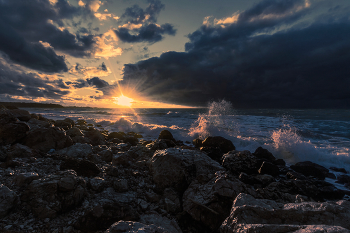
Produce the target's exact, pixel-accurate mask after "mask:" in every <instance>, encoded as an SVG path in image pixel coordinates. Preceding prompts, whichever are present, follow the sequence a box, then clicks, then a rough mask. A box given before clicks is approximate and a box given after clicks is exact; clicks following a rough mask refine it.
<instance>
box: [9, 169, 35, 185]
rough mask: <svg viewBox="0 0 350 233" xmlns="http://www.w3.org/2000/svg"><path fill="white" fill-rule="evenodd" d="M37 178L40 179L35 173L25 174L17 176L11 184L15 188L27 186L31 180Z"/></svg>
mask: <svg viewBox="0 0 350 233" xmlns="http://www.w3.org/2000/svg"><path fill="white" fill-rule="evenodd" d="M39 178H40V177H39V175H38V173H36V172H26V173H20V174H18V175H17V176H16V177H15V178H14V179H13V181H12V182H13V183H15V184H16V185H17V186H23V185H28V184H30V182H32V181H33V180H37V179H39Z"/></svg>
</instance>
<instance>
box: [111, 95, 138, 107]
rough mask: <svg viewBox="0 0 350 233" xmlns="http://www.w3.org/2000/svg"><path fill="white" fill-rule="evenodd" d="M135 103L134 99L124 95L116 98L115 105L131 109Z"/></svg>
mask: <svg viewBox="0 0 350 233" xmlns="http://www.w3.org/2000/svg"><path fill="white" fill-rule="evenodd" d="M133 102H134V100H133V99H131V98H129V97H126V96H124V95H121V96H119V97H115V103H116V104H118V105H120V106H122V107H131V105H132V103H133Z"/></svg>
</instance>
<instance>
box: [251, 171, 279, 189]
mask: <svg viewBox="0 0 350 233" xmlns="http://www.w3.org/2000/svg"><path fill="white" fill-rule="evenodd" d="M254 179H255V180H256V181H257V183H259V184H262V186H263V187H265V186H267V185H269V184H271V183H272V182H275V181H276V180H275V178H274V177H273V176H271V175H268V174H263V175H256V176H255V177H254Z"/></svg>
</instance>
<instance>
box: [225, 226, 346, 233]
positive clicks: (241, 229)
mask: <svg viewBox="0 0 350 233" xmlns="http://www.w3.org/2000/svg"><path fill="white" fill-rule="evenodd" d="M235 229H236V230H235V232H236V233H251V232H255V233H271V232H278V233H286V232H288V233H292V232H293V233H326V232H327V233H348V232H349V230H348V229H345V228H343V227H339V226H329V225H291V224H237V225H236V227H235ZM222 233H224V231H222Z"/></svg>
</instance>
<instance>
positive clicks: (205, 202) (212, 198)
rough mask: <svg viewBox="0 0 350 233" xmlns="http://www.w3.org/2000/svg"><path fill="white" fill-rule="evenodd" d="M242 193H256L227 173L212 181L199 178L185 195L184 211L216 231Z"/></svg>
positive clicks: (215, 177)
mask: <svg viewBox="0 0 350 233" xmlns="http://www.w3.org/2000/svg"><path fill="white" fill-rule="evenodd" d="M241 192H247V193H251V194H255V191H254V190H253V189H251V188H249V187H248V186H246V185H245V184H244V183H242V182H241V181H239V180H238V179H236V178H233V177H230V176H229V175H228V174H227V173H225V172H221V171H219V172H216V174H215V176H214V177H213V178H211V179H210V180H208V179H206V177H203V176H199V177H197V179H195V180H194V181H193V182H192V183H191V184H190V186H189V187H188V189H187V190H186V191H185V193H184V195H183V209H184V211H186V212H187V213H189V214H190V215H191V217H192V218H193V219H195V220H196V221H199V222H202V224H204V225H205V226H207V227H210V229H211V230H212V231H215V230H216V229H217V228H218V227H219V226H220V224H221V223H222V222H223V221H224V219H225V218H226V217H227V216H228V215H229V213H230V209H231V204H232V202H233V200H234V198H235V197H236V196H237V195H238V194H239V193H241Z"/></svg>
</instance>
